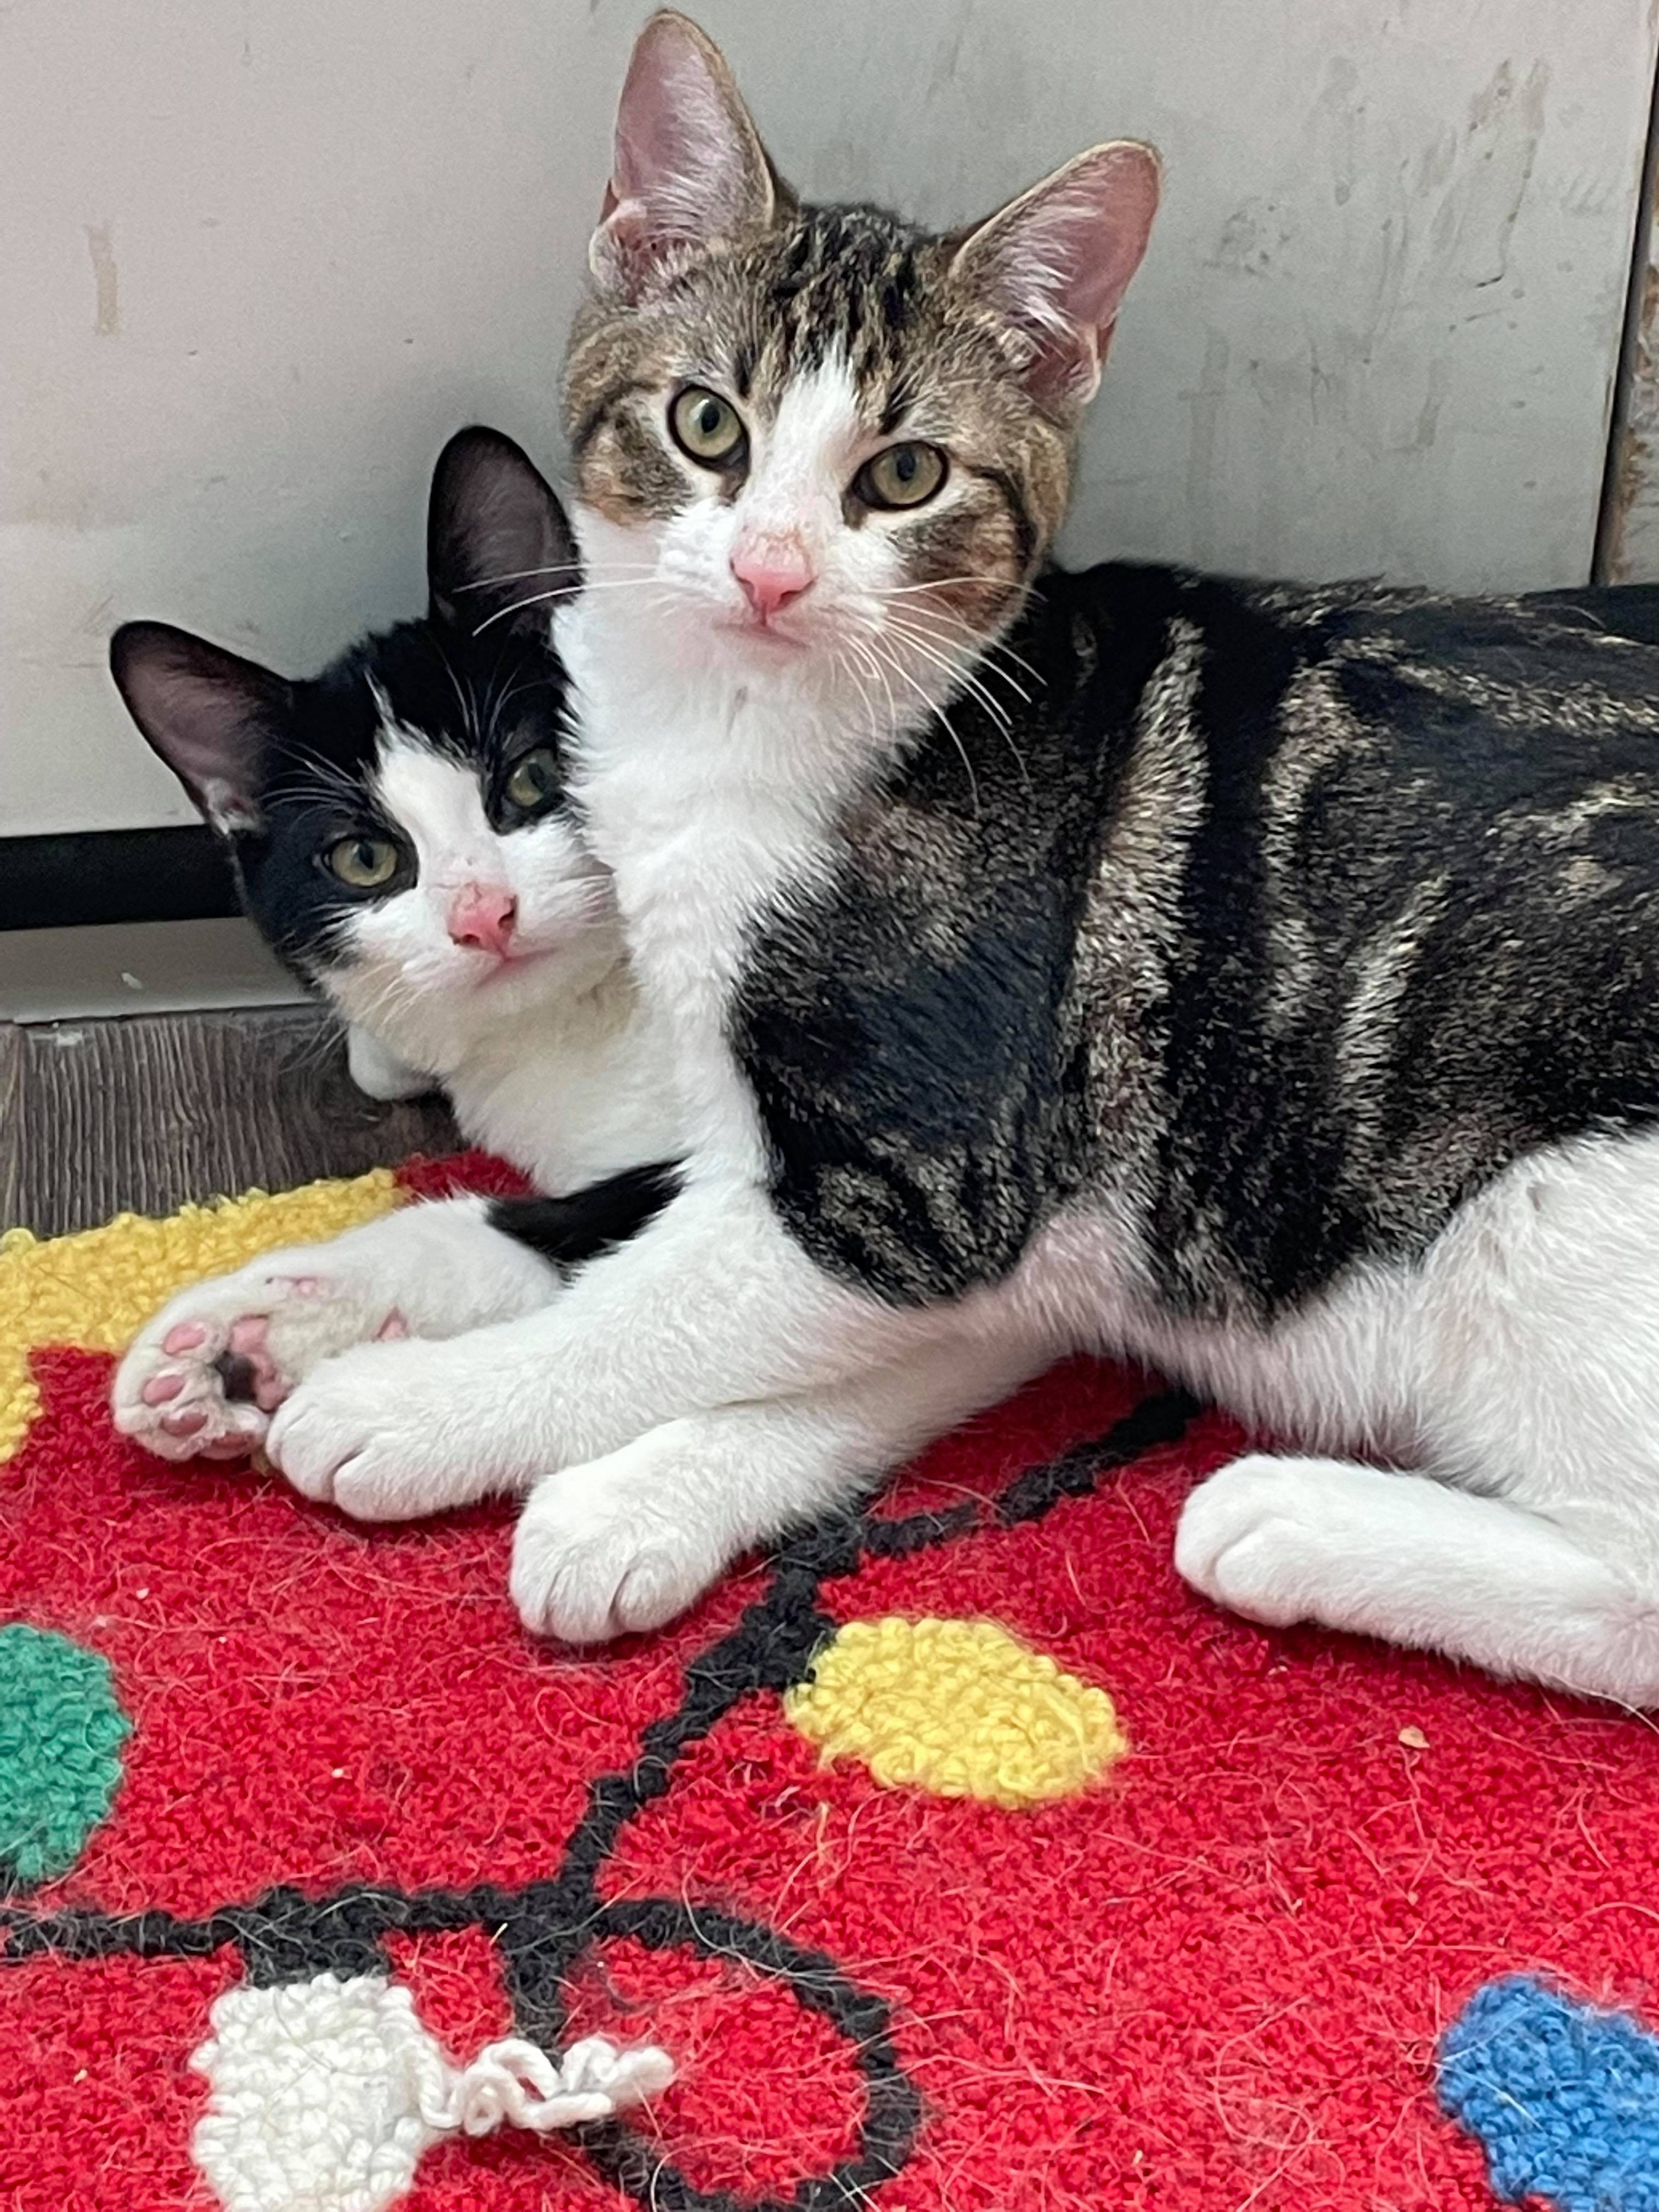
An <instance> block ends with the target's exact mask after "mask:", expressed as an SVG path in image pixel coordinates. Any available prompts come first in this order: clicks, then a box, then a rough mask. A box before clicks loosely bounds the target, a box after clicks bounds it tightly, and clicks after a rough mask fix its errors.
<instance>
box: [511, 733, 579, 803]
mask: <svg viewBox="0 0 1659 2212" xmlns="http://www.w3.org/2000/svg"><path fill="white" fill-rule="evenodd" d="M563 788H564V785H563V780H562V777H561V775H560V774H559V759H558V755H557V754H556V752H555V751H554V750H553V748H552V747H551V746H550V745H537V746H535V747H534V748H533V749H532V750H531V751H529V752H527V753H520V756H519V757H518V759H517V760H515V761H514V762H513V765H512V767H511V768H510V769H508V771H507V778H506V781H504V782H503V784H502V785H501V796H502V798H503V799H506V801H507V805H509V806H511V807H512V808H513V811H515V812H516V813H519V814H541V813H544V812H545V811H546V810H547V808H548V807H550V806H551V805H555V804H556V802H557V800H558V799H559V798H560V797H561V796H562V792H563Z"/></svg>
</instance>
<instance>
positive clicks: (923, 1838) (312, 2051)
mask: <svg viewBox="0 0 1659 2212" xmlns="http://www.w3.org/2000/svg"><path fill="white" fill-rule="evenodd" d="M492 1179H493V1180H492ZM457 1182H469V1183H471V1184H472V1185H473V1186H474V1187H485V1186H487V1187H495V1188H500V1187H506V1186H505V1184H504V1182H503V1180H502V1178H501V1171H500V1170H492V1169H491V1168H490V1167H489V1164H487V1163H483V1162H481V1161H478V1160H476V1159H474V1160H469V1161H465V1162H459V1163H451V1164H447V1165H443V1164H440V1165H437V1166H433V1165H429V1164H415V1165H412V1166H410V1167H409V1168H406V1169H404V1170H400V1171H399V1172H398V1173H397V1174H395V1175H394V1174H389V1173H379V1174H375V1175H371V1176H365V1177H363V1178H362V1179H360V1180H358V1181H356V1182H342V1183H331V1184H319V1185H315V1186H313V1187H312V1188H308V1189H306V1190H302V1191H298V1192H292V1193H289V1194H283V1195H279V1196H272V1197H266V1196H260V1195H257V1194H256V1195H253V1196H251V1197H247V1198H244V1199H240V1200H234V1201H229V1202H226V1203H222V1204H220V1205H217V1206H211V1207H207V1208H202V1209H196V1210H191V1211H187V1212H184V1213H182V1214H180V1215H179V1216H177V1217H175V1218H173V1219H172V1220H168V1221H142V1220H137V1219H134V1218H122V1219H120V1220H118V1221H116V1222H113V1223H112V1224H110V1225H108V1226H107V1227H106V1228H104V1229H100V1230H96V1231H91V1232H89V1233H88V1234H86V1235H83V1236H79V1237H66V1238H63V1239H60V1240H58V1241H57V1242H53V1243H37V1242H35V1241H34V1240H33V1239H31V1238H29V1237H26V1236H22V1235H18V1234H14V1235H13V1236H12V1237H9V1238H8V1239H6V1240H4V1241H3V1243H0V1497H3V1516H4V1550H3V1557H0V1869H3V1881H4V1886H5V1892H6V1893H5V1896H4V1899H3V1904H0V1931H3V1955H0V2063H3V2069H4V2083H5V2093H4V2099H3V2104H4V2112H5V2118H4V2123H3V2125H0V2205H4V2206H5V2207H6V2208H8V2212H82V2208H87V2212H92V2208H96V2212H164V2208H166V2212H173V2208H178V2207H201V2208H206V2212H212V2208H214V2207H215V2206H222V2207H225V2208H228V2212H300V2208H304V2212H378V2208H380V2207H381V2206H391V2205H402V2206H404V2207H406V2208H408V2212H441V2208H442V2212H463V2209H464V2212H506V2208H508V2207H512V2208H517V2209H518V2212H523V2209H524V2208H543V2212H605V2208H611V2212H619V2208H622V2207H624V2206H626V2205H627V2204H629V2203H636V2204H638V2205H641V2206H647V2207H651V2208H654V2212H736V2208H739V2207H766V2208H769V2212H779V2208H784V2207H790V2208H795V2212H842V2208H845V2212H1076V2208H1082V2207H1089V2208H1094V2207H1100V2206H1106V2205H1109V2206H1112V2207H1125V2208H1158V2212H1251V2209H1252V2208H1260V2212H1483V2209H1484V2212H1490V2208H1491V2207H1492V2206H1493V2205H1495V2204H1498V2203H1523V2202H1524V2203H1528V2204H1530V2205H1534V2206H1539V2207H1549V2208H1553V2212H1659V1991H1656V1987H1655V1983H1656V1976H1659V1896H1656V1893H1655V1882H1654V1866H1655V1861H1656V1846H1659V1739H1656V1734H1655V1730H1654V1728H1653V1726H1652V1725H1651V1724H1650V1723H1649V1722H1648V1721H1647V1720H1645V1719H1644V1718H1642V1717H1637V1716H1631V1715H1625V1714H1620V1713H1618V1712H1614V1711H1608V1710H1604V1709H1599V1708H1596V1707H1593V1706H1589V1705H1577V1704H1574V1703H1573V1702H1572V1701H1571V1700H1569V1699H1561V1698H1554V1697H1550V1696H1547V1695H1546V1694H1545V1693H1543V1692H1540V1691H1536V1690H1533V1689H1528V1688H1522V1687H1516V1686H1501V1685H1498V1684H1495V1683H1492V1682H1489V1681H1486V1680H1483V1679H1481V1678H1480V1677H1479V1676H1477V1675H1475V1674H1470V1673H1465V1672H1460V1671H1458V1670H1455V1669H1454V1668H1450V1667H1448V1666H1446V1665H1443V1664H1442V1663H1440V1662H1437V1661H1434V1660H1431V1659H1427V1658H1422V1657H1417V1656H1410V1655H1407V1654H1403V1653H1400V1652H1396V1651H1392V1650H1385V1649H1383V1648H1382V1647H1380V1646H1373V1645H1370V1644H1362V1643H1358V1642H1355V1641H1348V1640H1344V1639H1341V1638H1333V1637H1328V1636H1324V1635H1321V1634H1316V1633H1313V1632H1296V1633H1291V1634H1277V1633H1273V1634H1269V1633H1267V1632H1262V1631H1260V1630H1258V1629H1256V1628H1255V1627H1253V1626H1250V1625H1249V1624H1248V1623H1246V1622H1243V1621H1240V1620H1233V1619H1230V1618H1228V1617H1227V1616H1225V1615H1224V1614H1222V1613H1218V1612H1217V1611H1215V1610H1214V1609H1212V1607H1209V1606H1207V1605H1206V1604H1205V1603H1204V1602H1202V1601H1200V1600H1199V1599H1198V1598H1196V1597H1194V1595H1191V1594H1190V1593H1189V1592H1188V1591H1187V1590H1186V1589H1184V1588H1183V1587H1182V1584H1181V1583H1179V1582H1177V1580H1176V1577H1175V1573H1174V1571H1173V1569H1172V1567H1171V1565H1170V1537H1171V1529H1172V1526H1173V1522H1174V1518H1175V1515H1176V1510H1177V1508H1178V1505H1179V1503H1180V1500H1181V1498H1182V1496H1183V1495H1184V1494H1185V1492H1186V1491H1187V1489H1188V1487H1189V1486H1190V1485H1191V1484H1192V1482H1193V1481H1194V1480H1195V1479H1196V1478H1197V1477H1198V1476H1200V1475H1201V1474H1204V1473H1205V1472H1206V1471H1207V1470H1208V1469H1210V1468H1213V1467H1214V1466H1216V1465H1217V1464H1218V1462H1220V1461H1221V1460H1223V1459H1224V1458H1225V1456H1227V1455H1228V1454H1229V1452H1230V1451H1231V1450H1232V1449H1235V1448H1236V1445H1237V1435H1236V1433H1235V1432H1234V1431H1232V1430H1231V1428H1230V1426H1229V1425H1227V1424H1225V1423H1224V1422H1223V1421H1221V1420H1219V1419H1217V1418H1216V1417H1215V1416H1213V1415H1212V1414H1208V1413H1203V1412H1201V1411H1200V1409H1198V1408H1197V1407H1194V1406H1193V1405H1192V1404H1191V1403H1190V1402H1189V1401H1187V1400H1186V1399H1185V1398H1183V1397H1182V1396H1181V1395H1179V1394H1178V1393H1175V1392H1172V1391H1170V1390H1168V1389H1164V1388H1163V1387H1161V1386H1160V1385H1158V1383H1155V1382H1152V1381H1150V1380H1148V1379H1147V1378H1145V1377H1142V1376H1133V1375H1130V1374H1127V1373H1124V1372H1121V1371H1119V1370H1113V1369H1110V1368H1108V1367H1103V1366H1096V1365H1090V1364H1075V1365H1073V1366H1069V1367H1066V1368H1064V1369H1062V1370H1059V1371H1057V1372H1056V1373H1054V1374H1053V1375H1051V1376H1048V1378H1047V1379H1046V1380H1044V1381H1043V1382H1042V1383H1038V1384H1036V1386H1034V1387H1033V1388H1032V1389H1029V1390H1028V1391H1026V1392H1025V1393H1024V1395H1022V1396H1021V1397H1019V1398H1018V1400H1016V1401H1014V1402H1013V1403H1012V1404H1011V1405H1009V1406H1007V1407H1004V1408H1002V1409H1001V1410H1000V1412H999V1413H996V1414H994V1415H993V1416H989V1417H987V1418H986V1419H982V1420H981V1421H979V1422H978V1423H976V1424H975V1425H973V1426H972V1427H971V1428H970V1429H969V1430H968V1431H964V1432H963V1433H961V1434H959V1435H957V1436H955V1437H951V1438H949V1439H947V1440H946V1441H945V1442H944V1443H941V1444H939V1445H938V1446H937V1447H936V1448H935V1449H933V1450H932V1451H930V1452H929V1453H927V1455H925V1456H924V1458H923V1459H922V1460H921V1462H918V1464H917V1465H916V1466H915V1467H914V1468H911V1469H910V1470H908V1472H907V1473H906V1474H904V1475H903V1476H902V1478H901V1479H900V1480H898V1481H897V1482H896V1484H895V1485H893V1486H891V1487H890V1489H889V1490H888V1491H887V1492H885V1493H884V1495H883V1496H882V1497H881V1498H879V1499H878V1501H877V1503H876V1504H874V1505H873V1506H872V1508H871V1509H870V1510H869V1511H868V1512H867V1513H866V1514H865V1515H864V1516H861V1517H858V1518H853V1519H848V1520H847V1521H845V1522H840V1523H837V1524H836V1525H834V1526H829V1527H825V1528H820V1529H818V1530H816V1531H814V1532H812V1533H811V1534H806V1535H805V1536H802V1537H801V1538H799V1540H798V1541H794V1542H793V1543H791V1544H790V1545H789V1546H788V1547H786V1548H785V1549H784V1550H783V1551H782V1552H781V1553H780V1554H779V1555H778V1556H776V1557H775V1558H771V1559H763V1560H757V1561H756V1562H753V1563H752V1564H750V1565H749V1566H748V1567H747V1568H746V1569H744V1571H740V1572H738V1574H736V1575H734V1576H733V1577H732V1578H731V1579H730V1580H729V1581H728V1582H727V1583H726V1584H725V1585H724V1586H723V1587H721V1588H720V1589H718V1590H717V1591H715V1592H714V1594H713V1595H711V1596H710V1597H709V1598H708V1601H706V1602H705V1603H704V1604H703V1605H702V1606H701V1607H699V1608H698V1609H697V1611H696V1613H694V1614H693V1615H692V1616H691V1617H690V1618H689V1619H688V1620H684V1621H683V1622H681V1623H679V1624H678V1626H675V1627H674V1628H672V1629H671V1630H670V1631H668V1632H665V1633H664V1634H661V1635H659V1636H654V1637H650V1638H635V1639H633V1640H632V1641H630V1642H629V1643H627V1644H623V1645H620V1646H618V1647H617V1648H616V1649H614V1650H607V1651H602V1652H596V1653H591V1654H573V1653H571V1652H569V1651H566V1650H558V1649H555V1648H551V1647H549V1646H546V1645H542V1644H537V1643H536V1642H534V1641H533V1640H532V1639H531V1638H529V1637H527V1636H526V1633H525V1632H524V1631H523V1630H522V1629H521V1627H520V1624H519V1622H518V1620H517V1619H516V1618H515V1616H514V1614H513V1611H512V1608H511V1607H510V1605H509V1602H508V1600H507V1549H508V1540H509V1532H510V1527H511V1516H510V1512H509V1511H508V1510H507V1509H506V1508H505V1507H503V1508H501V1509H499V1510H496V1509H491V1510H480V1511H477V1512H473V1513H469V1514H466V1515H462V1516H453V1517H451V1518H448V1519H445V1520H443V1521H441V1522H432V1523H429V1524H425V1525H420V1526H414V1527H410V1528H373V1529H365V1528H356V1527H353V1526H351V1525H349V1523H347V1522H344V1521H343V1520H342V1519H340V1518H339V1517H338V1516H336V1515H334V1514H333V1513H331V1512H330V1511H328V1510H323V1509H320V1508H317V1507H313V1506H311V1505H308V1504H305V1503H304V1502H302V1501H301V1500H299V1499H297V1498H295V1497H294V1496H293V1495H292V1494H291V1493H290V1492H289V1491H288V1490H287V1489H286V1488H285V1486H283V1484H282V1483H281V1482H280V1481H279V1480H276V1478H275V1477H273V1476H272V1475H270V1474H268V1473H264V1472H261V1471H260V1470H258V1468H254V1467H251V1466H235V1465H230V1466H223V1465H220V1466H214V1465H203V1466H198V1467H189V1466H185V1467H175V1466H171V1465H167V1464H164V1463H162V1462H160V1461H157V1460H155V1459H152V1458H149V1457H148V1456H147V1455H144V1454H143V1452H141V1451H139V1450H137V1449H134V1448H132V1447H131V1446H129V1445H128V1444H126V1443H124V1442H122V1441H121V1440H119V1439H118V1437H116V1436H115V1434H114V1432H113V1431H112V1426H111V1424H110V1421H109V1419H108V1415H107V1413H106V1393H107V1389H108V1384H109V1376H110V1369H111V1364H112V1357H113V1355H114V1354H115V1353H116V1352H117V1351H118V1349H119V1347H120V1346H122V1345H123V1344H124V1343H125V1341H126V1340H127V1339H128V1338H129V1337H130V1336H131V1334H132V1332H133V1330H134V1329H135V1328H136V1327H137V1324H138V1323H139V1322H140V1321H141V1320H142V1319H143V1318H144V1317H145V1316H146V1315H147V1314H148V1313H149V1311H150V1310H152V1309H153V1308H154V1307H155V1305H157V1304H159V1303H160V1302H161V1300H162V1299H163V1298H164V1297H167V1295H169V1294H170V1293H171V1292H172V1291H173V1290H174V1289H175V1288H176V1287H178V1286H179V1285H181V1284H183V1283H184V1282H185V1281H187V1280H189V1279H191V1278H192V1277H194V1276H197V1275H201V1274H204V1273H210V1272H214V1271H217V1270H219V1269H222V1268H225V1267H231V1266H234V1265H236V1264H240V1261H242V1260H243V1259H245V1258H246V1257H247V1256H249V1255H251V1254H252V1252H254V1251H255V1250H257V1249H261V1248H263V1247H265V1246H268V1245H270V1244H274V1243H287V1242H290V1241H294V1240H295V1239H299V1238H306V1239H309V1238H313V1237H317V1236H319V1235H323V1234H326V1233H328V1232H329V1231H331V1230H332V1229H334V1228H343V1227H345V1226H347V1225H349V1224H350V1223H352V1222H354V1221H357V1220H362V1219H364V1218H368V1217H369V1216H371V1215H373V1214H374V1213H377V1212H381V1211H383V1210H385V1209H386V1208H387V1207H389V1206H393V1205H396V1204H398V1203H400V1202H402V1201H403V1200H405V1199H406V1198H407V1197H408V1196H409V1195H410V1194H413V1193H417V1192H422V1191H432V1190H436V1189H440V1188H450V1187H453V1185H454V1184H455V1183H457Z"/></svg>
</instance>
